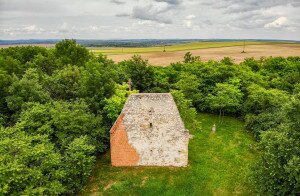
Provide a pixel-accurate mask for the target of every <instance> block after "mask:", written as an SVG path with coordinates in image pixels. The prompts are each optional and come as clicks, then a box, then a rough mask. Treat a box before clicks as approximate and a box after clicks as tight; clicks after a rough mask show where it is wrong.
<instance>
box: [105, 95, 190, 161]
mask: <svg viewBox="0 0 300 196" xmlns="http://www.w3.org/2000/svg"><path fill="white" fill-rule="evenodd" d="M125 133H126V134H125ZM125 135H126V136H127V137H126V136H125ZM188 141H189V133H188V131H187V130H186V129H185V127H184V124H183V122H182V120H181V118H180V115H179V112H178V109H177V107H176V104H175V102H174V100H173V97H172V95H171V94H169V93H140V94H134V95H131V96H130V97H129V98H128V100H127V102H126V104H125V106H124V108H123V111H122V113H121V115H120V116H119V118H118V120H117V121H116V123H115V125H114V126H113V128H112V129H111V159H112V165H114V166H134V165H136V166H138V165H141V166H179V167H181V166H186V165H187V163H188ZM128 145H129V146H130V147H128ZM129 149H130V150H129Z"/></svg>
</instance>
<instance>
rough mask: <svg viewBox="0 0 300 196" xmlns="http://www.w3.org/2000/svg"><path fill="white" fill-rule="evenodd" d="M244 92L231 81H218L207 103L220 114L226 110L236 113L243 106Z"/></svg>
mask: <svg viewBox="0 0 300 196" xmlns="http://www.w3.org/2000/svg"><path fill="white" fill-rule="evenodd" d="M242 98H243V93H242V92H241V90H240V89H239V87H238V86H236V85H233V84H229V83H217V84H216V87H215V89H214V93H213V94H209V95H208V97H207V103H208V104H209V105H210V108H211V109H212V110H217V111H219V114H220V116H221V115H222V114H223V115H224V113H225V112H228V113H236V112H238V111H239V109H240V107H241V102H242Z"/></svg>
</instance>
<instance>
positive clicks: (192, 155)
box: [80, 114, 257, 195]
mask: <svg viewBox="0 0 300 196" xmlns="http://www.w3.org/2000/svg"><path fill="white" fill-rule="evenodd" d="M198 119H199V121H200V122H201V124H200V127H197V128H196V129H192V128H191V127H192V125H188V124H187V125H186V126H187V128H189V130H190V133H191V134H192V135H194V137H193V139H191V140H190V143H189V166H188V167H186V168H163V167H122V168H117V167H111V166H110V156H109V153H107V154H105V155H104V156H102V157H101V158H100V159H99V160H98V161H97V163H96V166H95V169H94V171H93V175H92V177H91V178H90V180H89V182H88V183H87V186H86V187H85V188H84V189H83V190H82V192H81V193H80V194H81V195H251V190H250V186H248V185H247V180H246V175H247V172H248V170H249V165H250V164H251V163H253V161H254V160H255V158H256V156H257V152H255V151H254V150H252V146H253V145H255V141H254V139H253V138H252V136H251V135H250V134H248V133H247V132H246V131H245V129H244V126H243V122H241V121H239V120H237V119H234V118H231V117H224V119H223V122H222V123H221V122H220V120H219V117H218V116H215V115H211V114H199V115H198ZM213 123H216V124H217V133H216V134H212V133H211V127H212V125H213Z"/></svg>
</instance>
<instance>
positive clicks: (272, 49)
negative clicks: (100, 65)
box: [108, 44, 300, 66]
mask: <svg viewBox="0 0 300 196" xmlns="http://www.w3.org/2000/svg"><path fill="white" fill-rule="evenodd" d="M242 51H243V46H232V47H222V48H207V49H197V50H191V51H190V52H191V53H192V54H193V55H196V56H200V57H201V59H202V60H203V61H208V60H217V61H219V60H221V59H223V58H224V57H231V58H232V59H234V61H235V62H236V63H240V62H242V61H243V60H244V59H245V58H247V57H254V58H255V59H260V58H261V57H269V56H273V57H275V56H282V57H288V56H300V44H274V45H248V46H246V49H245V52H246V53H242ZM186 52H189V51H177V52H153V53H143V54H140V55H141V56H142V57H143V58H145V59H148V60H149V62H150V64H152V65H159V66H168V65H170V64H171V63H176V62H178V61H182V60H183V57H184V55H185V53H186ZM132 56H133V54H118V55H108V57H109V58H111V59H112V60H114V61H116V62H120V61H123V60H127V59H130V58H131V57H132Z"/></svg>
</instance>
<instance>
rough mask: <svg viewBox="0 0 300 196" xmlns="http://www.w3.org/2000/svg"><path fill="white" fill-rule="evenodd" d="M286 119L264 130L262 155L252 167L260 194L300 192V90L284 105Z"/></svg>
mask: <svg viewBox="0 0 300 196" xmlns="http://www.w3.org/2000/svg"><path fill="white" fill-rule="evenodd" d="M284 116H285V121H284V122H283V123H282V124H281V125H280V126H278V127H277V128H275V129H273V130H269V131H266V132H264V133H262V136H261V142H260V147H261V152H262V154H261V157H260V159H259V160H258V162H257V164H256V165H255V166H254V167H253V170H252V178H251V179H252V182H254V184H255V187H256V190H257V191H258V193H259V194H267V195H299V194H300V170H299V168H300V129H299V125H300V94H296V95H295V96H293V98H292V99H291V101H290V102H288V103H287V104H286V105H285V106H284Z"/></svg>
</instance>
